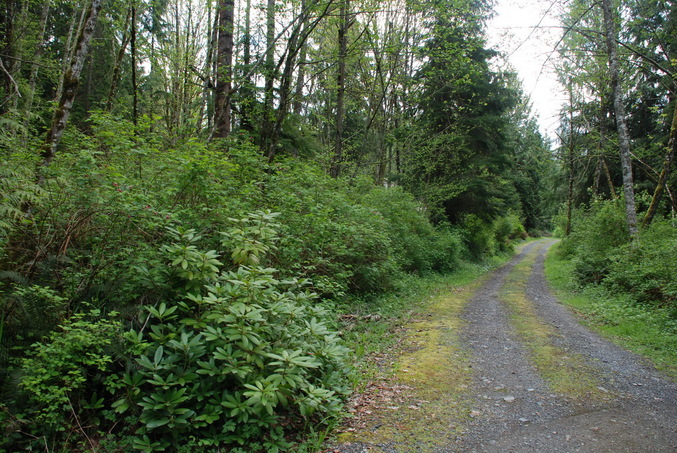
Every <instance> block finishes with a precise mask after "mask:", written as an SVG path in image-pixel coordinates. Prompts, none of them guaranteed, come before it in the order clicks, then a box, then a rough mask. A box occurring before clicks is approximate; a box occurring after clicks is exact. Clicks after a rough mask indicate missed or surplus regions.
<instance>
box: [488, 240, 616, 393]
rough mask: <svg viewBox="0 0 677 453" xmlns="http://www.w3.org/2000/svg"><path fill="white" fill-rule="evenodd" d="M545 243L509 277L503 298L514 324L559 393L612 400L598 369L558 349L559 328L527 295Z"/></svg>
mask: <svg viewBox="0 0 677 453" xmlns="http://www.w3.org/2000/svg"><path fill="white" fill-rule="evenodd" d="M544 246H545V244H540V245H538V246H536V247H533V248H532V249H531V250H529V251H528V252H526V254H525V256H524V259H522V260H521V261H520V262H519V263H517V264H516V265H515V267H514V268H513V269H512V270H511V272H510V274H508V276H507V277H506V280H505V285H504V286H503V289H502V291H501V299H502V300H503V301H504V302H506V303H507V304H508V307H509V309H510V313H511V320H512V323H513V325H514V327H515V329H516V330H517V332H518V334H519V335H520V336H521V338H522V341H523V343H524V344H525V345H526V347H527V349H528V350H529V352H530V354H531V357H532V361H533V363H534V365H535V366H536V368H537V370H538V371H539V373H540V374H541V376H542V377H543V379H544V380H545V381H546V382H547V383H548V385H549V386H550V388H551V389H552V390H553V391H554V392H557V393H560V394H562V395H564V396H566V397H571V398H586V399H588V400H589V399H593V400H606V399H608V398H610V397H611V395H609V394H608V392H606V391H605V390H602V389H601V386H602V382H601V380H600V379H599V377H598V376H597V373H596V371H595V369H594V368H593V367H592V366H591V365H590V364H589V363H587V362H586V359H585V358H584V357H583V356H582V355H580V354H575V353H572V352H570V351H566V350H565V349H563V348H561V347H559V346H557V345H556V344H555V339H556V337H558V336H560V335H559V334H558V332H557V331H556V329H555V328H554V327H553V326H551V325H550V324H547V323H545V322H544V321H543V320H542V319H540V318H539V316H538V315H537V314H536V307H535V306H534V304H533V302H532V301H531V300H529V298H528V297H527V295H526V286H527V281H528V279H529V277H530V276H531V268H532V267H533V266H534V263H535V261H536V257H537V256H538V254H539V253H540V252H541V251H542V249H543V247H544Z"/></svg>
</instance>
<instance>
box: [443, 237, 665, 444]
mask: <svg viewBox="0 0 677 453" xmlns="http://www.w3.org/2000/svg"><path fill="white" fill-rule="evenodd" d="M553 243H554V241H550V240H543V241H539V242H536V243H532V244H530V245H528V246H527V247H525V248H524V249H523V250H522V252H521V253H520V255H518V256H517V257H516V258H515V259H514V260H513V261H512V262H511V264H510V265H508V266H506V267H504V268H502V269H500V270H499V271H498V272H497V273H496V276H495V278H493V279H491V280H490V281H489V282H488V283H487V284H486V285H485V286H484V287H483V288H481V289H480V290H479V291H478V292H477V293H476V295H475V297H474V298H473V299H472V301H471V303H470V304H469V305H468V307H467V308H466V312H465V315H464V319H465V320H466V321H467V323H468V328H467V330H466V332H465V333H464V334H463V336H462V338H463V342H464V343H465V344H467V346H468V347H469V348H470V350H471V351H472V359H471V362H472V367H473V370H474V383H475V386H474V392H476V396H475V404H474V418H473V421H472V422H471V423H470V424H469V425H468V426H467V427H466V433H465V436H463V437H462V438H460V439H457V440H455V441H454V442H452V443H451V445H449V446H447V447H444V448H440V449H439V450H438V451H440V452H447V451H459V452H579V451H580V452H614V453H615V452H619V453H620V452H637V453H640V452H676V451H677V431H676V429H677V386H676V385H675V384H674V383H672V382H670V381H668V380H667V379H666V378H665V377H664V376H662V375H661V374H660V373H659V372H657V371H656V370H655V369H653V367H651V366H650V365H649V364H648V363H647V362H646V361H645V360H644V359H642V358H640V357H639V356H637V355H635V354H632V353H630V352H628V351H625V350H624V349H622V348H620V347H618V346H616V345H615V344H613V343H611V342H609V341H608V340H605V339H603V338H601V337H600V336H599V335H597V334H595V333H593V332H591V331H590V330H588V329H586V328H585V327H583V326H581V325H580V324H579V323H578V322H577V320H576V319H575V318H574V316H573V315H571V313H570V312H569V311H568V310H567V309H566V308H565V307H564V306H562V305H561V304H560V303H559V302H558V301H557V300H556V299H555V297H554V296H553V295H552V294H551V292H550V290H549V288H548V285H547V283H546V280H545V276H544V271H543V262H544V256H545V253H546V251H547V249H548V248H549V247H550V246H551V245H552V244H553ZM523 260H528V261H533V265H532V266H531V270H530V273H529V275H528V276H523V278H524V281H525V287H524V288H523V297H524V299H526V300H527V301H528V303H529V304H530V306H531V307H532V308H533V314H534V315H535V317H536V318H537V319H538V321H539V322H540V323H542V324H544V325H545V326H547V327H549V328H550V330H549V332H551V333H549V334H548V341H549V342H550V343H551V345H550V347H551V348H555V349H556V351H555V352H560V353H562V352H563V354H565V355H561V356H560V357H558V358H557V360H561V359H567V361H574V362H575V361H576V360H573V359H572V358H573V357H578V358H579V359H578V360H579V361H580V362H581V363H579V364H574V365H570V364H569V363H567V364H563V365H562V366H563V367H566V370H567V372H568V373H569V374H570V375H569V376H566V377H567V378H568V379H574V380H577V379H580V380H581V381H583V380H588V381H589V382H594V383H595V384H594V385H595V387H594V388H593V389H592V391H590V388H589V385H588V383H587V382H583V383H582V384H581V390H582V392H580V393H579V394H575V393H571V392H566V391H564V392H562V391H558V390H560V389H557V386H556V385H554V383H553V381H552V380H549V379H546V378H544V377H543V376H544V375H545V374H546V372H545V371H547V370H543V369H539V368H538V367H537V366H535V365H533V364H534V362H535V361H536V362H538V360H537V359H535V357H534V351H533V350H530V348H531V345H528V344H524V340H525V338H524V335H522V334H520V333H518V332H516V329H515V327H514V325H515V321H514V315H515V314H514V313H513V316H511V308H510V307H508V306H507V305H509V303H506V301H505V300H506V298H505V294H504V293H502V291H503V290H504V289H505V286H506V285H507V283H506V278H507V276H508V275H509V274H510V272H511V271H512V269H513V267H514V266H516V265H517V264H518V263H520V262H522V261H523ZM513 310H514V307H513ZM523 315H524V313H518V314H517V316H523ZM517 330H519V329H517ZM552 332H554V333H552ZM570 370H576V374H573V375H572V373H571V372H570ZM550 371H552V370H550Z"/></svg>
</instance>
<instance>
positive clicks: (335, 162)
mask: <svg viewBox="0 0 677 453" xmlns="http://www.w3.org/2000/svg"><path fill="white" fill-rule="evenodd" d="M349 7H350V0H343V1H342V3H341V11H340V17H341V23H340V24H339V30H338V44H339V54H338V72H337V74H336V87H337V89H336V137H335V142H334V155H333V156H332V161H331V168H330V170H329V173H330V175H331V176H332V177H334V178H336V177H338V176H339V174H340V173H341V165H342V163H343V160H344V156H343V116H344V114H345V91H346V58H347V53H348V29H349V27H350V20H349V17H348V10H349Z"/></svg>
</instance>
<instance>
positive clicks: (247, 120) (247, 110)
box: [239, 0, 255, 131]
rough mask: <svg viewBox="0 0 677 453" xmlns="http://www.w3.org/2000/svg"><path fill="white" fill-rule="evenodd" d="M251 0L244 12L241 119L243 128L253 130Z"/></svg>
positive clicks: (248, 1)
mask: <svg viewBox="0 0 677 453" xmlns="http://www.w3.org/2000/svg"><path fill="white" fill-rule="evenodd" d="M251 8H252V2H251V0H247V2H246V6H245V12H244V14H245V15H244V33H243V36H242V47H243V49H242V63H243V72H244V74H245V77H244V78H243V79H242V88H241V90H240V99H241V101H240V105H239V107H240V121H241V126H242V129H244V130H246V131H252V130H253V129H254V126H253V116H254V115H253V109H254V104H255V99H254V92H253V91H254V90H253V84H252V80H251V76H250V75H249V71H250V67H251V66H250V65H251V62H252V59H251V46H252V44H251V42H252V35H251V33H252V18H251Z"/></svg>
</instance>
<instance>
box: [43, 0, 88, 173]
mask: <svg viewBox="0 0 677 453" xmlns="http://www.w3.org/2000/svg"><path fill="white" fill-rule="evenodd" d="M100 10H101V0H92V1H91V3H90V5H89V7H88V8H87V13H86V19H85V21H84V22H83V23H82V27H81V28H80V30H79V32H78V39H77V43H76V46H75V52H74V53H73V58H72V59H71V63H70V66H69V68H68V69H67V70H66V71H65V72H64V74H63V83H62V86H63V94H62V95H61V98H60V99H59V105H58V106H57V108H56V110H55V111H54V116H53V117H52V125H51V127H50V128H49V131H48V132H47V138H46V140H45V144H44V146H43V149H42V159H43V160H42V165H43V166H48V165H49V164H50V163H51V162H52V160H54V156H55V155H56V148H57V147H58V146H59V141H61V136H62V135H63V131H64V130H65V129H66V124H67V122H68V117H69V116H70V113H71V109H72V107H73V101H74V99H75V92H76V91H77V88H78V85H79V84H80V73H81V72H82V67H83V66H84V64H85V60H86V58H87V54H88V52H89V44H90V41H91V39H92V36H93V35H94V29H95V27H96V21H97V18H98V16H99V11H100Z"/></svg>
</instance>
